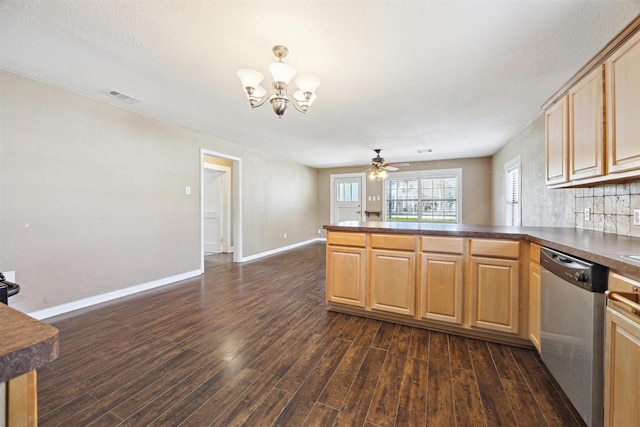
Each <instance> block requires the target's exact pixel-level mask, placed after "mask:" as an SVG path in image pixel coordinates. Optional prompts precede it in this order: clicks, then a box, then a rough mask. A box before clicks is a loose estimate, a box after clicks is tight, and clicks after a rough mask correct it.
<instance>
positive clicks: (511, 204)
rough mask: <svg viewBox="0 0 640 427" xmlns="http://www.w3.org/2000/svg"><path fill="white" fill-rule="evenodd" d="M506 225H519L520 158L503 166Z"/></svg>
mask: <svg viewBox="0 0 640 427" xmlns="http://www.w3.org/2000/svg"><path fill="white" fill-rule="evenodd" d="M504 175H505V176H504V180H505V197H504V198H505V200H506V202H507V206H506V209H505V214H504V219H505V221H504V222H505V224H506V225H520V222H521V221H520V156H518V157H516V158H515V159H513V160H511V161H510V162H508V163H507V164H506V165H505V166H504Z"/></svg>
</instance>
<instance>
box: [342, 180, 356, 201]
mask: <svg viewBox="0 0 640 427" xmlns="http://www.w3.org/2000/svg"><path fill="white" fill-rule="evenodd" d="M358 200H360V195H359V192H358V183H357V182H339V183H338V201H339V202H357V201H358Z"/></svg>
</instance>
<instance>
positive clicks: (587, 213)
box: [584, 208, 591, 221]
mask: <svg viewBox="0 0 640 427" xmlns="http://www.w3.org/2000/svg"><path fill="white" fill-rule="evenodd" d="M589 218H591V210H590V209H589V208H584V220H585V221H589Z"/></svg>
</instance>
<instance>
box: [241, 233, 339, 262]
mask: <svg viewBox="0 0 640 427" xmlns="http://www.w3.org/2000/svg"><path fill="white" fill-rule="evenodd" d="M326 240H327V239H326V238H322V237H316V238H315V239H309V240H305V241H304V242H298V243H294V244H292V245H288V246H283V247H281V248H277V249H271V250H270V251H265V252H260V253H258V254H254V255H249V256H247V257H243V258H242V262H247V261H253V260H255V259H258V258H263V257H266V256H269V255H275V254H277V253H280V252H284V251H288V250H290V249H294V248H298V247H300V246H304V245H309V244H311V243H315V242H323V241H326Z"/></svg>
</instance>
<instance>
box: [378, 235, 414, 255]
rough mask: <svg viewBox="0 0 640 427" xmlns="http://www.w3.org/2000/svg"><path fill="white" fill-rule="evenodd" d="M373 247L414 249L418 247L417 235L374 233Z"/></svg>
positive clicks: (402, 249)
mask: <svg viewBox="0 0 640 427" xmlns="http://www.w3.org/2000/svg"><path fill="white" fill-rule="evenodd" d="M371 247H372V248H376V249H398V250H401V251H413V250H415V248H416V238H415V236H399V235H397V234H372V235H371Z"/></svg>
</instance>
